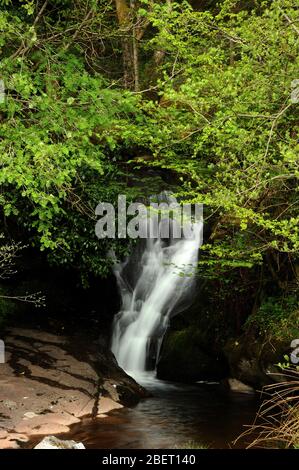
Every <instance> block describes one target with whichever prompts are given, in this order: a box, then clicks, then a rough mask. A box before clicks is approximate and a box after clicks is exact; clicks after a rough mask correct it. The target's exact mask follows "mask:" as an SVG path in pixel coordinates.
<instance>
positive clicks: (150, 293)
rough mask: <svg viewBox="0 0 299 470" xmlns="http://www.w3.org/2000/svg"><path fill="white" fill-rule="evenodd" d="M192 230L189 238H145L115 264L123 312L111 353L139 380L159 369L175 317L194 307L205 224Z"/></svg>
mask: <svg viewBox="0 0 299 470" xmlns="http://www.w3.org/2000/svg"><path fill="white" fill-rule="evenodd" d="M160 223H161V222H160ZM191 231H192V237H188V238H180V239H176V238H173V236H170V237H169V238H168V239H164V238H161V237H160V236H158V237H156V238H146V239H145V240H143V242H142V243H140V244H139V246H138V247H137V249H136V250H135V251H134V252H133V254H132V255H131V256H130V257H129V258H128V259H126V260H125V261H124V262H123V263H119V264H116V265H115V269H114V272H115V275H116V278H117V282H118V286H119V289H120V294H121V300H122V308H121V311H120V312H119V313H118V314H117V315H116V316H115V319H114V325H113V336H112V351H113V353H114V355H115V357H116V359H117V361H118V363H119V365H120V366H121V367H122V368H123V369H124V370H125V371H126V372H128V373H129V374H130V375H132V376H133V377H135V378H136V377H138V376H140V375H141V374H142V373H144V372H145V371H148V370H152V371H153V370H155V367H156V362H157V360H158V358H159V351H160V347H161V343H162V340H163V336H164V334H165V331H166V329H167V327H168V324H169V319H170V317H171V316H172V315H174V314H177V313H178V312H180V311H182V310H184V309H185V308H186V307H187V306H188V305H189V304H190V299H191V298H192V291H193V286H194V280H195V279H194V268H195V266H196V264H197V259H198V249H199V246H200V243H201V237H202V223H199V222H197V223H193V224H192V226H191Z"/></svg>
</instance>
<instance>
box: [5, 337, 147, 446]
mask: <svg viewBox="0 0 299 470" xmlns="http://www.w3.org/2000/svg"><path fill="white" fill-rule="evenodd" d="M5 344H6V351H7V361H6V363H5V364H1V367H0V390H1V400H0V419H1V421H0V425H1V430H2V429H3V430H4V431H6V430H7V431H8V434H5V436H4V437H3V438H1V437H0V449H1V448H17V447H20V441H21V440H20V439H19V440H18V439H17V436H20V435H22V436H27V437H28V436H33V435H41V436H42V435H51V434H58V433H65V432H68V431H69V429H70V426H71V425H72V424H74V423H78V422H80V420H81V418H83V417H85V416H92V417H96V416H97V415H98V414H105V413H108V412H109V411H111V410H112V409H116V408H121V407H123V406H124V405H125V406H127V401H126V399H125V398H126V397H124V398H123V394H122V393H120V391H121V390H122V389H125V390H129V392H128V394H130V395H131V396H133V397H134V400H135V401H138V400H139V399H140V398H141V397H144V396H146V395H147V393H146V391H145V390H144V389H143V388H142V387H141V386H139V385H138V384H137V383H136V382H135V381H134V380H133V379H132V378H131V377H129V376H128V375H127V374H126V373H125V372H124V371H123V370H122V369H121V368H120V367H119V366H118V365H117V363H116V361H115V358H114V356H113V354H112V353H111V352H110V351H108V350H105V349H104V347H99V346H98V344H97V343H96V342H95V343H93V342H91V341H90V338H84V337H83V336H82V335H81V336H80V337H78V338H75V337H72V338H70V337H67V336H60V335H55V334H50V333H48V332H46V331H40V330H33V329H11V330H10V331H9V332H8V334H7V335H6V337H5ZM118 387H120V388H118Z"/></svg>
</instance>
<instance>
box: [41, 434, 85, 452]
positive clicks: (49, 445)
mask: <svg viewBox="0 0 299 470" xmlns="http://www.w3.org/2000/svg"><path fill="white" fill-rule="evenodd" d="M34 449H85V446H84V445H83V444H82V442H75V441H63V440H62V439H58V438H57V437H55V436H47V437H44V439H43V440H42V441H41V442H40V443H39V444H37V446H35V447H34Z"/></svg>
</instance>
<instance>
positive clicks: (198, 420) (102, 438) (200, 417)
mask: <svg viewBox="0 0 299 470" xmlns="http://www.w3.org/2000/svg"><path fill="white" fill-rule="evenodd" d="M141 382H142V384H143V385H144V386H146V387H147V389H148V390H150V391H151V392H152V393H153V397H151V398H147V399H144V400H142V401H141V402H140V403H139V404H138V405H136V406H135V407H133V408H125V409H121V410H115V411H112V412H111V413H109V415H108V416H107V417H106V418H98V419H96V420H92V419H85V420H83V422H82V423H78V424H75V425H73V427H72V429H71V432H70V433H68V434H66V435H64V438H65V439H74V440H75V441H80V442H83V444H84V445H85V446H86V448H90V449H173V448H185V447H186V448H188V447H189V446H190V442H191V443H192V444H191V446H192V445H194V444H195V446H204V447H208V448H214V449H224V448H229V447H233V448H244V447H246V442H248V440H247V441H244V440H240V441H238V442H237V444H236V445H233V440H234V439H236V438H237V437H238V436H239V435H240V433H241V432H243V431H244V429H245V428H244V425H246V424H251V423H252V422H253V419H254V416H255V413H256V410H257V406H258V403H257V399H256V398H255V397H254V396H253V395H250V394H244V393H228V392H226V391H225V390H224V389H223V387H222V386H221V385H220V384H217V383H202V384H195V385H183V384H175V383H170V382H165V381H160V380H156V379H153V378H152V376H151V375H150V374H149V375H147V374H144V377H143V380H141Z"/></svg>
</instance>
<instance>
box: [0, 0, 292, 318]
mask: <svg viewBox="0 0 299 470" xmlns="http://www.w3.org/2000/svg"><path fill="white" fill-rule="evenodd" d="M0 5H1V15H0V29H1V39H0V47H1V49H0V53H1V63H0V67H1V68H0V73H1V78H2V79H3V81H4V84H5V91H6V96H5V100H4V102H3V103H2V104H0V126H1V127H0V137H1V139H0V151H1V154H0V155H1V156H0V162H1V172H0V182H1V188H2V190H1V195H0V203H1V207H2V211H3V216H2V220H3V228H4V232H5V233H6V235H8V236H13V237H20V238H21V239H24V238H25V239H26V243H27V241H29V242H30V243H31V244H32V245H35V246H38V247H40V249H41V250H46V251H47V253H48V256H49V259H50V260H51V261H52V262H53V261H54V262H58V263H63V264H65V265H67V266H72V267H76V268H79V269H80V270H81V271H82V273H89V272H93V273H95V274H101V275H102V274H105V273H107V272H108V269H109V265H108V264H107V261H106V258H105V255H106V253H107V252H108V250H109V249H110V245H111V243H112V242H108V241H107V240H106V241H101V242H99V241H98V240H97V239H96V237H95V235H94V224H95V216H94V209H95V206H96V204H97V203H98V202H100V201H110V202H115V201H116V197H117V194H119V193H122V194H123V193H125V194H127V196H128V198H131V199H133V198H135V197H141V196H144V195H145V194H146V193H148V194H150V193H151V192H153V191H155V190H156V188H157V187H161V186H162V187H163V184H164V183H163V182H162V183H161V181H160V179H159V178H160V175H161V171H162V173H163V172H164V175H166V174H167V175H169V174H170V175H172V178H173V181H175V183H176V185H175V187H176V191H177V192H178V194H179V195H180V197H181V198H182V199H185V200H189V201H192V202H200V203H204V204H205V220H206V227H207V236H206V240H205V245H204V246H203V247H202V254H201V257H200V263H199V272H200V274H201V275H202V276H206V277H207V278H208V279H209V280H210V282H216V283H217V284H216V285H217V292H216V293H215V296H217V293H218V300H219V299H223V298H226V297H227V296H232V295H234V296H236V295H237V296H238V295H243V296H244V298H247V299H249V302H248V304H247V305H246V308H248V306H249V308H250V309H252V311H253V313H256V312H257V311H258V309H259V306H260V304H261V299H262V298H264V297H267V296H269V297H270V299H273V298H274V299H275V298H276V297H282V298H288V297H291V298H292V299H293V298H295V301H294V302H293V303H292V302H288V301H287V300H286V302H287V304H288V305H293V306H294V309H295V310H293V311H292V312H291V313H290V314H293V313H294V311H296V308H297V303H296V298H297V292H298V269H299V268H298V248H299V237H298V221H299V216H298V176H299V159H298V111H299V104H298V103H297V101H298V99H297V98H298V96H297V94H296V93H297V92H296V82H294V80H296V79H298V78H299V76H298V69H299V68H298V65H299V62H298V61H299V59H298V47H299V42H298V40H299V29H298V21H299V17H298V15H299V10H298V8H297V7H296V5H294V2H292V1H289V0H274V1H253V0H252V1H243V2H241V1H237V0H224V1H221V2H219V3H218V4H217V2H214V1H210V2H196V1H193V2H192V5H191V4H189V3H188V2H187V1H178V2H173V1H171V0H167V1H163V0H160V1H159V0H157V1H154V0H140V1H131V2H129V1H126V0H115V1H104V0H87V1H84V2H83V1H82V0H73V1H71V0H59V1H51V0H46V1H40V0H36V1H34V0H23V1H17V0H2V1H0ZM157 179H158V180H159V181H158V183H157ZM178 181H179V187H178V186H177V182H178ZM165 184H166V183H165ZM113 245H114V248H115V249H124V248H125V246H124V243H123V242H119V243H118V242H117V241H116V242H113ZM219 301H220V300H219ZM266 302H267V300H266ZM269 302H273V300H270V301H269ZM281 302H282V305H284V303H283V301H281ZM267 305H268V304H267ZM262 309H264V310H261V311H260V314H262V313H261V312H265V307H262ZM283 311H286V312H289V310H288V309H283ZM287 315H289V314H288V313H287Z"/></svg>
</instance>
